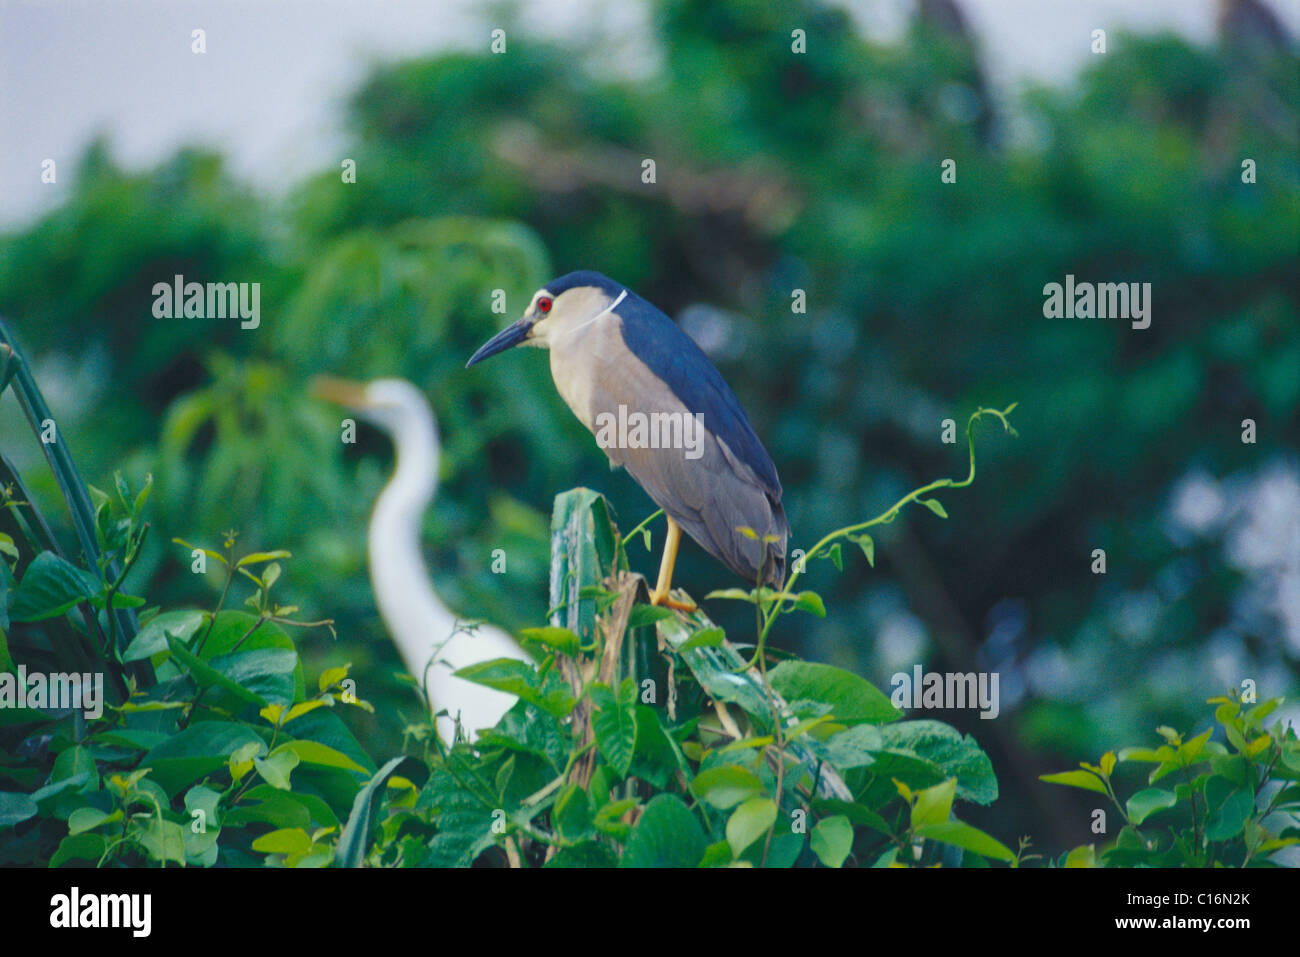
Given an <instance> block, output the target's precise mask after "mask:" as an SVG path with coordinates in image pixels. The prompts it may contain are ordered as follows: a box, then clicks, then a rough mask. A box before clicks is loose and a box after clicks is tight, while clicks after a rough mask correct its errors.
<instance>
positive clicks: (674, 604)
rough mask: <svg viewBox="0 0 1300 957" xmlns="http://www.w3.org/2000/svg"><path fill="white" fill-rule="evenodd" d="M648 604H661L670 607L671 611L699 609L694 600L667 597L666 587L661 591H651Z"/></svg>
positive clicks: (689, 611) (687, 611)
mask: <svg viewBox="0 0 1300 957" xmlns="http://www.w3.org/2000/svg"><path fill="white" fill-rule="evenodd" d="M650 604H652V605H663V606H664V607H665V608H671V609H673V611H681V612H686V613H687V614H690V613H691V612H693V611H698V610H699V606H698V605H696V604H695V603H694V602H682V601H677V600H676V599H675V598H671V597H669V595H668V589H666V588H665V589H664V590H663V591H662V592H659V591H652V592H651V593H650Z"/></svg>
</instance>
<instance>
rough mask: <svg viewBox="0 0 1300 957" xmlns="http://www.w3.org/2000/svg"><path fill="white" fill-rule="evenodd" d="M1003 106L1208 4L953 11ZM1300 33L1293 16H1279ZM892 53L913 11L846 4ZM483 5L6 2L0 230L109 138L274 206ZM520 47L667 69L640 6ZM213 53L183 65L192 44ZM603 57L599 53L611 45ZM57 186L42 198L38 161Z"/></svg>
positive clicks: (1054, 3)
mask: <svg viewBox="0 0 1300 957" xmlns="http://www.w3.org/2000/svg"><path fill="white" fill-rule="evenodd" d="M960 2H961V3H962V6H963V9H964V10H965V11H966V13H967V15H968V17H969V18H970V20H971V21H972V23H973V24H974V26H975V28H976V30H977V31H978V33H979V35H980V38H981V41H982V43H983V44H984V48H985V53H986V63H987V65H988V68H989V70H990V72H991V74H992V77H993V79H994V81H995V83H997V84H998V86H999V87H1000V88H1002V89H1003V90H1008V89H1014V88H1015V87H1016V86H1018V85H1019V84H1021V83H1023V82H1025V81H1028V80H1033V81H1040V82H1049V83H1062V82H1065V81H1068V80H1069V78H1070V77H1071V76H1072V74H1073V73H1074V72H1075V71H1076V70H1077V69H1078V68H1079V66H1080V65H1081V64H1082V63H1084V62H1085V61H1086V60H1087V59H1088V57H1089V56H1091V54H1090V53H1089V51H1088V39H1089V35H1090V33H1091V31H1092V30H1093V29H1095V28H1097V27H1102V28H1105V29H1107V31H1108V33H1113V32H1114V31H1116V30H1118V29H1130V30H1136V31H1145V30H1152V29H1170V30H1174V31H1176V32H1179V33H1181V34H1183V35H1185V36H1187V37H1188V38H1190V39H1191V40H1193V41H1195V42H1199V43H1208V42H1210V40H1211V39H1212V37H1213V32H1214V0H960ZM1271 3H1272V5H1273V8H1274V9H1275V10H1276V11H1277V13H1278V14H1279V15H1280V16H1281V17H1282V18H1283V20H1284V21H1285V22H1286V23H1287V24H1288V26H1289V27H1290V28H1291V30H1292V33H1293V35H1294V34H1297V33H1300V0H1271ZM842 5H843V6H844V7H845V8H846V9H848V10H850V11H851V12H852V14H853V15H854V17H855V19H856V20H857V21H858V22H859V23H860V24H862V26H863V28H864V30H866V31H867V32H868V33H869V34H871V35H872V36H874V37H876V38H879V39H888V38H890V37H891V36H894V35H896V33H897V32H898V30H899V29H900V28H901V26H902V25H903V24H904V23H905V22H906V18H907V16H908V13H909V11H910V10H911V5H912V0H845V2H844V3H843V4H842ZM485 6H486V5H485V4H484V3H483V2H482V0H366V2H359V0H274V2H254V0H43V2H35V0H0V228H4V229H11V228H15V227H17V226H21V225H22V224H24V223H26V222H28V221H30V220H31V219H32V218H33V217H34V216H37V215H39V214H40V213H41V212H43V211H45V210H48V209H50V208H52V207H53V206H55V205H57V204H58V203H59V202H61V201H62V199H64V198H65V197H66V196H67V194H68V190H69V188H70V187H71V185H72V182H71V181H72V172H73V166H74V165H75V162H76V160H77V158H78V157H79V155H80V153H81V151H82V150H83V149H84V148H85V146H86V144H87V143H88V142H89V141H90V140H91V139H92V138H93V137H94V136H95V135H96V134H98V133H105V134H107V136H108V140H109V143H110V147H111V149H112V152H113V155H114V157H115V158H116V159H117V161H118V162H120V163H123V164H125V165H126V166H128V167H130V168H139V167H145V166H148V165H151V164H153V163H156V162H158V161H159V160H160V159H162V158H164V157H166V156H168V155H170V154H171V153H172V152H173V151H175V150H176V149H177V148H178V147H180V146H183V145H186V144H204V145H208V146H215V147H218V148H220V149H221V150H222V151H223V152H224V153H225V154H226V155H227V156H228V157H229V159H230V163H231V167H232V169H233V170H234V172H235V173H236V175H238V176H240V177H241V178H244V179H247V180H249V181H250V182H252V183H254V184H255V185H256V186H258V187H259V188H261V189H263V190H266V191H267V192H270V193H273V194H274V193H278V192H280V191H282V190H283V189H285V188H286V187H288V186H290V185H292V183H293V182H294V181H296V180H297V179H298V178H299V177H301V176H305V175H308V174H310V173H313V172H315V171H317V170H319V169H321V168H322V167H324V166H333V165H334V164H335V163H336V162H337V158H336V153H337V151H338V149H339V147H340V146H341V144H342V142H343V130H342V129H341V126H340V124H341V121H342V111H341V110H339V108H338V107H339V105H340V104H341V103H342V102H344V101H345V100H346V98H347V97H348V95H349V94H350V93H351V91H352V90H353V89H354V88H355V87H356V85H357V84H358V82H359V81H360V80H361V79H362V78H363V77H364V76H365V75H366V72H367V69H368V67H369V66H370V65H371V64H373V63H375V62H378V61H383V60H390V59H397V58H403V57H409V56H415V55H419V54H426V53H429V52H431V51H436V50H440V49H446V48H448V47H461V48H465V49H473V48H475V47H477V48H480V49H481V48H483V47H485V46H486V44H487V42H488V32H489V31H490V29H491V28H492V26H493V24H492V22H491V19H490V17H491V14H485V13H484V12H483V11H484V9H485ZM520 6H521V9H522V10H523V24H524V28H525V35H524V36H512V37H511V38H510V42H527V39H528V36H530V35H539V36H545V37H547V38H551V39H555V38H568V40H569V42H572V43H574V44H575V46H579V47H580V46H581V45H582V43H583V41H584V37H590V36H592V35H593V34H598V35H600V36H604V37H611V36H612V37H619V38H623V42H622V43H620V45H619V48H618V50H617V55H616V56H612V57H611V58H610V59H611V61H612V62H616V63H617V64H618V68H619V69H623V70H627V71H631V72H632V73H634V74H635V73H638V72H640V73H646V72H650V71H653V69H654V68H655V65H656V63H657V53H656V50H655V47H654V43H653V40H652V39H651V38H650V36H649V28H648V22H649V21H648V17H647V14H646V9H645V7H644V5H643V4H642V3H640V2H638V0H531V2H527V3H523V4H521V5H520ZM196 27H201V28H203V29H204V30H205V31H206V33H207V53H206V54H204V55H202V56H196V55H194V54H193V53H191V51H190V42H191V41H190V34H191V31H192V30H193V29H194V28H196ZM608 45H609V43H608V41H606V46H608ZM47 157H52V158H54V159H55V161H56V162H57V163H58V174H59V178H58V182H57V183H55V184H53V185H47V184H42V183H41V182H40V167H41V162H42V160H44V159H45V158H47Z"/></svg>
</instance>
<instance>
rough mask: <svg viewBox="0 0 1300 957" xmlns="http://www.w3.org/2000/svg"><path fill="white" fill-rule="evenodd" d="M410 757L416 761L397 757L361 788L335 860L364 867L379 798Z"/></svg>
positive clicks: (341, 837) (347, 865)
mask: <svg viewBox="0 0 1300 957" xmlns="http://www.w3.org/2000/svg"><path fill="white" fill-rule="evenodd" d="M408 761H409V762H411V763H412V764H415V763H416V762H415V759H414V758H408V757H404V756H403V757H397V758H393V759H392V760H391V761H389V762H388V763H387V764H385V765H384V766H383V767H382V768H380V769H379V770H378V771H377V772H376V773H375V776H374V777H372V778H371V779H370V780H369V781H367V782H366V785H365V787H363V788H362V789H361V790H360V791H358V792H357V796H356V798H355V799H353V801H352V811H351V813H349V814H348V823H347V825H346V826H345V827H344V828H343V833H342V834H340V835H339V845H338V851H337V854H336V856H335V860H337V861H338V864H339V866H340V867H360V866H361V865H362V863H363V862H364V861H365V858H366V849H367V847H368V846H369V840H370V829H371V827H372V824H373V818H374V817H375V816H376V815H377V814H378V812H379V805H378V803H377V802H376V800H375V799H376V797H379V796H382V795H383V792H384V786H385V785H386V784H387V783H388V779H389V778H390V777H392V776H393V774H394V773H396V771H397V769H398V768H399V767H400V766H401V765H403V764H404V763H406V762H408Z"/></svg>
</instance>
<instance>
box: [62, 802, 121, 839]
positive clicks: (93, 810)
mask: <svg viewBox="0 0 1300 957" xmlns="http://www.w3.org/2000/svg"><path fill="white" fill-rule="evenodd" d="M121 819H122V812H121V810H116V811H113V812H112V813H111V814H110V813H109V812H108V811H101V810H100V809H99V808H97V807H79V808H77V809H76V810H75V811H73V812H72V813H71V814H69V815H68V833H69V834H80V833H82V832H83V831H93V830H94V829H95V828H97V827H99V826H100V825H101V824H106V823H108V822H110V821H120V820H121Z"/></svg>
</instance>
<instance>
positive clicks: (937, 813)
mask: <svg viewBox="0 0 1300 957" xmlns="http://www.w3.org/2000/svg"><path fill="white" fill-rule="evenodd" d="M956 794H957V779H956V778H949V779H948V780H946V781H944V782H942V783H940V784H936V785H934V786H933V787H928V788H923V789H922V790H920V791H918V792H917V793H916V802H915V803H914V804H913V805H912V817H911V822H912V827H913V829H916V828H922V827H925V826H926V825H927V824H943V823H944V822H945V821H947V820H948V815H949V814H950V813H951V812H952V801H953V798H954V797H955V796H956Z"/></svg>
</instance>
